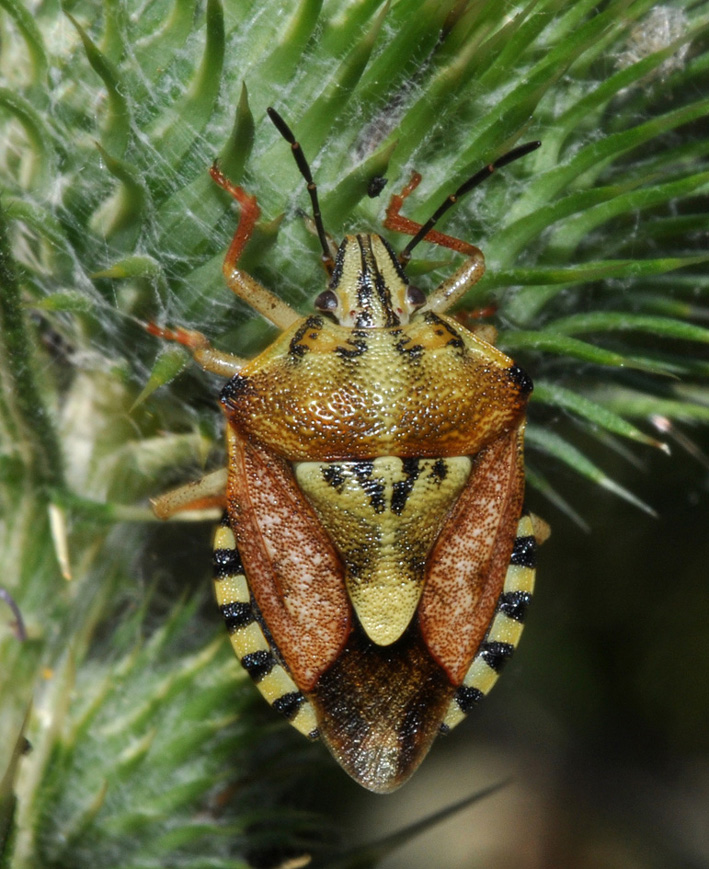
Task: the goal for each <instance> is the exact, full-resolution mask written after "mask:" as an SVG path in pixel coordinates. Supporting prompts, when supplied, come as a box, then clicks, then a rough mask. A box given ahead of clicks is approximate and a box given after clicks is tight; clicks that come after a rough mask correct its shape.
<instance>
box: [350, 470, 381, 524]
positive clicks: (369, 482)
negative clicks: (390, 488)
mask: <svg viewBox="0 0 709 869" xmlns="http://www.w3.org/2000/svg"><path fill="white" fill-rule="evenodd" d="M373 470H374V462H372V461H363V462H354V463H353V465H352V471H353V472H354V475H355V477H356V478H357V482H358V483H359V485H360V486H361V487H362V490H363V491H364V493H365V494H366V495H367V497H368V498H369V503H370V504H371V505H372V509H373V510H374V512H375V513H383V512H384V510H385V508H386V502H385V500H384V482H383V481H382V480H378V479H376V478H372V471H373Z"/></svg>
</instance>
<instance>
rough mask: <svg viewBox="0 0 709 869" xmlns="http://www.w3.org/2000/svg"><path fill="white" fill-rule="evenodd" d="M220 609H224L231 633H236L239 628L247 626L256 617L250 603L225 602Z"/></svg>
mask: <svg viewBox="0 0 709 869" xmlns="http://www.w3.org/2000/svg"><path fill="white" fill-rule="evenodd" d="M219 609H220V610H221V611H222V615H223V616H224V621H225V622H226V627H227V630H228V631H229V633H230V634H233V633H235V632H236V631H238V630H239V628H245V627H247V625H250V624H251V622H253V621H254V619H255V616H254V611H253V608H252V606H251V604H250V603H238V602H235V603H225V604H224V605H223V606H221V607H219Z"/></svg>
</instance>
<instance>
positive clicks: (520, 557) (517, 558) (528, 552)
mask: <svg viewBox="0 0 709 869" xmlns="http://www.w3.org/2000/svg"><path fill="white" fill-rule="evenodd" d="M510 564H516V565H518V566H519V567H531V568H534V567H536V566H537V541H536V540H535V539H534V537H532V536H529V537H517V538H516V539H515V545H514V547H513V549H512V555H511V556H510Z"/></svg>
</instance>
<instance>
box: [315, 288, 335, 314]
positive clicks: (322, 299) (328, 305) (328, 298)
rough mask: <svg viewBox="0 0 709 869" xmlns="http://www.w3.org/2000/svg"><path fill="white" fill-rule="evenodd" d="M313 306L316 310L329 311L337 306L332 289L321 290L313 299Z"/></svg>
mask: <svg viewBox="0 0 709 869" xmlns="http://www.w3.org/2000/svg"><path fill="white" fill-rule="evenodd" d="M315 307H316V308H317V309H318V311H325V312H326V313H330V312H332V311H334V310H335V308H336V307H337V296H336V295H335V294H334V293H333V291H332V290H323V291H322V293H320V295H319V296H318V297H317V299H315Z"/></svg>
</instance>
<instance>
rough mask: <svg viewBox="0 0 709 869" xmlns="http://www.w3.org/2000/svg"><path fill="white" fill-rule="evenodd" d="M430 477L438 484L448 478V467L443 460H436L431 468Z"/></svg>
mask: <svg viewBox="0 0 709 869" xmlns="http://www.w3.org/2000/svg"><path fill="white" fill-rule="evenodd" d="M431 476H432V477H433V478H434V479H436V480H438V481H439V482H443V480H445V478H446V477H447V476H448V465H447V464H446V460H445V459H436V461H435V462H434V463H433V466H432V468H431Z"/></svg>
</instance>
